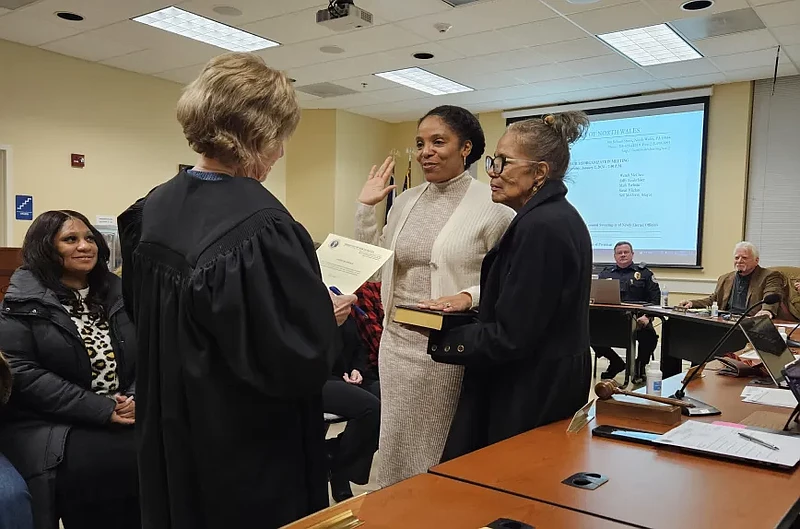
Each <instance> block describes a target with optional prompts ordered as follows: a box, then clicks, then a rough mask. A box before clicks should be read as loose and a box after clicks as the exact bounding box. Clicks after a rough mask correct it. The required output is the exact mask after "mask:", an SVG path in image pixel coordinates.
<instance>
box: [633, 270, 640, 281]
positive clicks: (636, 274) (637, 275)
mask: <svg viewBox="0 0 800 529" xmlns="http://www.w3.org/2000/svg"><path fill="white" fill-rule="evenodd" d="M633 278H634V279H635V280H636V281H639V280H640V279H641V278H642V273H641V272H636V273H635V274H633Z"/></svg>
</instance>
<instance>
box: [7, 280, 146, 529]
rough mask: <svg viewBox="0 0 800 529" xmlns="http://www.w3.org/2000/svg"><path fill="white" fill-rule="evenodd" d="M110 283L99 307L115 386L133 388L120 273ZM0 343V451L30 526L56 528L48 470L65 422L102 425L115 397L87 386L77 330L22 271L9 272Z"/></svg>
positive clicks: (52, 469)
mask: <svg viewBox="0 0 800 529" xmlns="http://www.w3.org/2000/svg"><path fill="white" fill-rule="evenodd" d="M109 283H110V289H109V293H108V296H107V298H106V300H105V302H104V307H105V310H106V316H107V318H108V320H109V323H110V328H111V342H112V346H113V348H114V353H115V355H116V357H117V376H118V377H119V387H120V393H124V394H128V395H133V394H134V391H135V387H134V380H135V378H134V374H135V370H136V337H135V332H134V329H133V325H132V324H131V322H130V319H129V318H128V315H127V313H126V312H125V310H124V309H123V304H122V286H121V282H120V279H119V278H118V277H117V276H115V275H114V274H112V273H109ZM0 350H2V351H3V353H4V354H5V355H6V357H7V358H8V363H9V365H10V366H11V372H12V374H13V376H14V385H13V391H12V393H11V399H10V400H9V402H8V405H7V406H6V407H5V409H4V410H3V415H2V426H0V452H2V453H4V454H5V455H6V457H8V459H9V460H10V461H11V463H12V464H13V465H14V466H15V467H16V468H17V470H19V472H20V474H22V476H23V477H24V478H25V479H26V480H27V482H28V488H29V489H30V492H31V495H32V497H33V505H34V519H35V524H36V527H37V528H47V527H57V520H56V519H55V508H54V503H53V502H54V495H53V494H54V486H55V477H56V472H57V470H58V464H59V463H60V462H61V460H62V459H63V457H64V445H65V443H66V439H67V434H68V433H69V429H70V427H71V426H72V425H82V426H106V425H109V420H110V418H111V413H112V412H113V411H114V407H115V402H114V401H113V400H111V399H110V398H108V397H106V396H103V395H98V394H97V393H94V392H93V391H92V390H91V387H92V369H91V365H90V362H89V355H88V353H87V352H86V348H85V346H84V343H83V339H82V338H81V337H80V335H79V334H78V329H77V328H76V327H75V324H74V323H73V321H72V319H71V318H70V316H69V314H68V313H67V311H66V309H64V307H63V306H62V305H61V303H60V301H59V300H58V298H57V297H56V295H55V294H54V293H53V292H52V291H51V290H49V289H47V288H45V287H44V286H43V285H42V284H41V283H40V282H39V280H37V279H36V277H34V275H33V274H32V273H31V272H29V271H27V270H22V269H20V270H17V271H16V272H14V275H13V276H12V277H11V284H10V285H9V287H8V293H7V294H6V296H5V299H4V300H3V303H2V305H0Z"/></svg>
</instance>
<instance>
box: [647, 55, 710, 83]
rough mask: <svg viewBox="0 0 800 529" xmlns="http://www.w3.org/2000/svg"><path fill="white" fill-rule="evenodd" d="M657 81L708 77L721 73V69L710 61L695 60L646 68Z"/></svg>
mask: <svg viewBox="0 0 800 529" xmlns="http://www.w3.org/2000/svg"><path fill="white" fill-rule="evenodd" d="M645 71H647V72H649V73H650V74H651V75H653V77H656V78H657V79H670V78H676V77H689V76H692V75H706V74H712V73H719V69H718V68H717V67H716V66H714V64H713V63H712V62H711V61H709V60H708V59H694V60H691V61H681V62H671V63H669V64H659V65H656V66H649V67H647V68H645Z"/></svg>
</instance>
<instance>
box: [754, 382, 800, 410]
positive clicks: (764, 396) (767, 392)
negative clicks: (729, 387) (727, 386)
mask: <svg viewBox="0 0 800 529" xmlns="http://www.w3.org/2000/svg"><path fill="white" fill-rule="evenodd" d="M741 396H742V402H751V403H753V404H763V405H765V406H780V407H781V408H794V407H795V406H797V399H795V398H794V395H793V394H792V392H791V391H789V390H788V389H778V388H759V387H757V386H745V388H744V389H743V390H742V395H741Z"/></svg>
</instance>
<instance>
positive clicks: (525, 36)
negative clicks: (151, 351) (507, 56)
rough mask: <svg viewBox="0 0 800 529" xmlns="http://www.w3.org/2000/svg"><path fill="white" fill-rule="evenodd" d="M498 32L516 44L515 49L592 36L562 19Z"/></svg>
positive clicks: (533, 23) (543, 21)
mask: <svg viewBox="0 0 800 529" xmlns="http://www.w3.org/2000/svg"><path fill="white" fill-rule="evenodd" d="M497 31H498V33H501V34H502V35H503V37H504V38H506V39H507V40H509V41H510V42H512V43H514V44H516V46H515V48H522V47H527V46H541V45H544V44H552V43H554V42H563V41H565V40H575V39H583V38H586V37H588V36H590V35H587V34H586V32H585V31H583V30H582V29H580V28H579V27H577V26H576V25H575V24H573V23H572V22H570V21H569V20H567V19H565V18H561V17H558V18H549V19H547V20H540V21H538V22H531V23H530V24H522V25H519V26H513V27H510V28H503V29H500V30H497Z"/></svg>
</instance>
